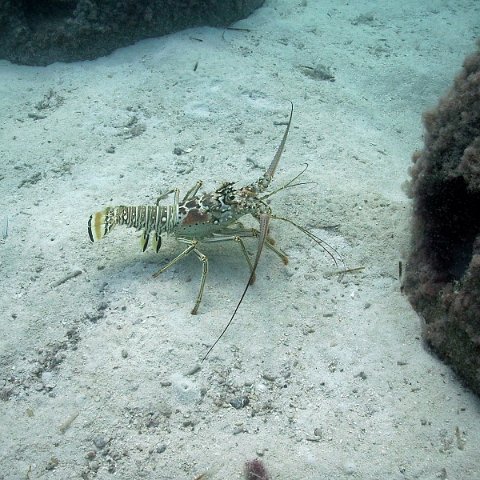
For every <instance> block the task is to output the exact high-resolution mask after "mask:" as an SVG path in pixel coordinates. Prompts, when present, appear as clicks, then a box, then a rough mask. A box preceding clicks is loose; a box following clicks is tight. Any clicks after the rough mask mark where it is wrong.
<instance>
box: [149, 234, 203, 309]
mask: <svg viewBox="0 0 480 480" xmlns="http://www.w3.org/2000/svg"><path fill="white" fill-rule="evenodd" d="M178 240H179V241H180V242H183V243H186V244H187V245H188V246H187V248H186V249H185V250H184V251H183V252H181V253H180V254H179V255H177V256H176V257H175V258H174V259H173V260H171V261H170V262H168V263H167V264H166V265H165V266H163V267H162V268H161V269H160V270H158V271H157V272H155V273H154V274H153V277H155V278H156V277H158V276H159V275H160V274H161V273H163V272H164V271H165V270H168V269H169V268H170V267H172V266H173V265H175V264H176V263H177V262H179V261H180V260H182V258H185V257H186V256H187V255H189V254H190V253H192V252H193V253H195V255H196V256H197V258H198V259H199V260H200V261H201V262H202V277H201V279H200V290H199V291H198V294H197V299H196V301H195V305H194V306H193V309H192V311H191V313H192V315H196V313H197V311H198V307H199V305H200V302H201V301H202V296H203V290H204V289H205V281H206V279H207V273H208V258H207V256H206V255H204V254H203V253H202V252H200V251H199V250H197V245H198V241H197V240H189V239H186V238H178Z"/></svg>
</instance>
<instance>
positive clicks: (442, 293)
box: [404, 43, 480, 394]
mask: <svg viewBox="0 0 480 480" xmlns="http://www.w3.org/2000/svg"><path fill="white" fill-rule="evenodd" d="M479 47H480V43H479ZM424 125H425V130H426V134H425V145H424V148H423V150H422V151H420V152H417V153H416V154H415V155H414V157H413V162H414V165H413V167H412V169H411V175H412V182H411V195H412V197H413V199H414V204H413V206H414V210H413V228H412V230H413V232H412V235H413V242H412V243H413V245H412V250H411V254H410V258H409V260H408V265H407V269H406V276H405V282H404V287H405V291H406V293H407V294H408V297H409V299H410V301H411V303H412V305H413V306H414V308H415V309H416V310H417V311H418V312H419V313H420V314H421V316H422V317H423V318H424V320H425V323H426V327H425V338H426V341H427V342H428V343H429V344H430V345H431V347H432V349H433V350H434V351H435V352H436V353H437V354H438V355H439V356H440V357H441V358H443V359H444V360H445V361H447V362H448V363H449V364H450V365H452V367H453V368H454V369H455V371H456V372H457V373H458V374H459V375H460V376H461V377H462V379H463V380H464V381H465V383H466V384H467V385H468V386H469V387H470V388H471V389H472V390H474V391H475V392H476V393H477V394H480V49H479V50H477V52H476V53H474V54H473V55H471V56H469V57H467V58H466V59H465V61H464V64H463V69H462V71H461V72H460V73H459V75H458V76H457V77H456V79H455V81H454V84H453V86H452V87H451V89H450V91H449V92H448V93H447V94H446V96H445V97H444V98H442V99H441V100H440V102H439V104H438V106H437V107H436V108H435V109H433V110H432V111H430V112H427V113H426V114H425V115H424Z"/></svg>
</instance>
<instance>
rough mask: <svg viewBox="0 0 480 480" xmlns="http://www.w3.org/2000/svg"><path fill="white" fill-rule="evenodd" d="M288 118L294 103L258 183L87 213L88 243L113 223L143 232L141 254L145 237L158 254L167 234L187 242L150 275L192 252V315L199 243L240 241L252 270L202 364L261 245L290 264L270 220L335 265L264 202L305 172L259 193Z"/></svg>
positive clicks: (268, 176)
mask: <svg viewBox="0 0 480 480" xmlns="http://www.w3.org/2000/svg"><path fill="white" fill-rule="evenodd" d="M292 116H293V104H292V105H291V111H290V117H289V120H288V123H287V127H286V129H285V133H284V134H283V138H282V141H281V143H280V145H279V146H278V148H277V151H276V153H275V156H274V158H273V160H272V162H271V164H270V166H269V167H268V169H267V170H266V172H265V173H264V174H263V176H261V177H260V178H259V179H258V180H257V181H256V182H253V183H251V184H249V185H247V186H245V187H240V188H235V186H234V185H235V183H234V182H225V183H223V184H222V185H221V186H220V187H219V188H218V189H217V190H215V191H214V192H212V193H201V194H198V192H199V190H200V188H201V186H202V182H201V181H198V182H197V183H196V184H195V185H194V186H193V187H192V188H191V189H190V190H188V192H187V193H186V194H185V196H184V197H183V198H182V200H181V201H180V193H179V190H178V189H177V188H176V189H174V190H171V191H169V192H168V193H167V194H165V195H163V196H161V197H159V198H158V199H157V202H156V205H141V206H123V205H122V206H118V207H107V208H106V209H104V210H103V211H101V212H97V213H94V214H93V215H91V216H90V218H89V220H88V235H89V237H90V240H91V241H92V242H94V241H97V240H100V239H101V238H103V237H104V236H105V235H107V234H108V233H109V232H110V231H111V230H112V229H113V227H115V226H116V225H125V226H127V227H133V228H135V229H136V230H137V231H139V230H143V235H142V238H141V242H142V250H143V251H145V250H146V248H147V246H148V243H149V239H150V237H151V236H152V237H153V239H152V243H153V248H154V249H155V251H156V252H158V251H159V249H160V245H161V239H162V234H167V235H168V234H171V235H173V236H174V237H175V239H176V240H178V241H179V242H180V243H183V244H185V245H186V248H185V249H184V250H183V251H182V252H181V253H180V254H179V255H177V256H176V257H175V258H173V260H171V261H170V262H168V263H167V264H166V265H165V266H163V267H162V268H161V269H160V270H158V271H157V272H156V273H154V275H153V276H154V277H157V276H158V275H160V274H161V273H162V272H164V271H165V270H167V269H168V268H170V267H171V266H172V265H175V264H176V263H177V262H178V261H179V260H181V259H182V258H185V257H186V256H187V255H189V254H190V253H194V254H195V255H196V256H197V258H198V259H199V260H200V261H201V263H202V267H203V269H202V276H201V279H200V289H199V291H198V294H197V298H196V301H195V305H194V307H193V309H192V311H191V313H192V314H196V313H197V311H198V307H199V305H200V302H201V300H202V296H203V291H204V288H205V281H206V278H207V272H208V258H207V256H206V255H205V254H203V253H202V252H201V251H200V250H199V249H198V246H199V244H200V243H214V242H225V241H235V242H237V243H238V245H239V246H240V250H241V252H242V254H243V256H244V257H245V259H246V261H247V264H248V266H249V268H250V277H249V279H248V282H247V284H246V286H245V288H244V290H243V293H242V295H241V297H240V300H239V301H238V303H237V306H236V308H235V310H234V312H233V314H232V316H231V318H230V320H229V322H228V323H227V325H226V327H225V328H224V330H223V331H222V333H221V334H220V336H219V337H218V338H217V339H216V341H215V342H214V343H213V345H212V346H211V347H210V349H209V350H208V351H207V353H206V355H205V356H204V357H203V360H205V358H206V357H207V356H208V354H209V353H210V352H211V351H212V349H213V348H214V347H215V345H216V344H217V342H218V341H219V340H220V338H221V337H222V336H223V334H224V333H225V332H226V330H227V328H228V327H229V326H230V324H231V323H232V321H233V319H234V318H235V315H236V314H237V311H238V309H239V307H240V304H241V303H242V301H243V298H244V297H245V294H246V293H247V290H248V287H249V286H250V285H252V284H253V283H254V281H255V271H256V269H257V265H258V262H259V260H260V256H261V253H262V250H263V247H264V246H266V247H267V248H268V249H270V250H271V251H273V252H274V253H275V254H276V255H278V256H279V257H280V259H281V260H282V261H283V263H284V264H285V265H286V264H287V263H288V257H287V255H286V254H285V253H284V252H283V251H282V250H281V249H279V248H278V247H276V246H275V241H274V240H273V239H272V238H271V237H270V236H269V224H270V220H271V219H277V220H283V221H284V222H287V223H289V224H291V225H293V226H294V227H296V228H298V229H299V230H300V231H302V232H303V233H305V234H306V235H307V236H308V237H310V238H311V239H312V240H314V241H315V242H316V243H317V244H318V245H320V246H321V247H322V248H323V250H325V251H326V252H327V253H328V254H329V255H330V256H331V257H332V259H333V260H334V262H335V264H337V262H336V260H335V257H334V255H333V254H332V253H331V251H333V252H335V253H337V252H336V251H335V249H333V248H332V247H331V246H330V245H328V244H327V243H326V242H324V241H323V240H321V239H320V238H318V237H317V236H316V235H314V234H313V233H312V232H310V231H309V230H306V229H305V228H303V227H302V226H300V225H298V224H297V223H295V222H294V221H292V220H290V219H288V218H284V217H279V216H277V215H273V214H272V211H271V208H270V206H269V205H268V204H267V203H266V199H267V198H268V197H270V196H271V195H273V194H275V193H277V192H279V191H280V190H283V189H284V188H287V187H291V186H296V185H299V184H294V182H295V180H296V179H297V178H298V177H299V176H300V175H301V173H303V172H301V173H300V174H299V175H297V176H296V177H295V178H293V179H292V180H290V181H289V182H288V183H287V184H285V185H283V186H282V187H280V188H279V189H277V190H275V191H273V192H270V193H267V194H264V195H261V194H262V193H263V192H265V190H266V189H267V188H268V186H269V185H270V183H271V181H272V179H273V175H274V174H275V170H276V169H277V166H278V163H279V161H280V157H281V155H282V152H283V150H284V147H285V142H286V140H287V136H288V132H289V130H290V124H291V122H292ZM172 193H173V194H174V200H173V204H172V205H167V206H164V205H160V200H162V199H163V198H165V197H166V196H168V195H170V194H172ZM247 214H250V215H252V216H253V217H254V218H255V219H257V220H258V222H259V224H260V227H259V230H257V229H255V228H245V227H244V226H243V225H242V224H241V223H240V222H239V219H240V218H241V217H243V216H245V215H247ZM244 238H258V247H257V253H256V256H255V259H254V261H253V262H252V259H251V258H250V256H249V254H248V252H247V249H246V246H245V243H244V241H243V239H244Z"/></svg>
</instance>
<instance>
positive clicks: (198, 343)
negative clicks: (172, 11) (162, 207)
mask: <svg viewBox="0 0 480 480" xmlns="http://www.w3.org/2000/svg"><path fill="white" fill-rule="evenodd" d="M235 26H236V27H238V28H242V29H248V30H249V31H232V30H227V31H225V30H222V29H215V28H196V29H191V30H187V31H182V32H179V33H176V34H174V35H169V36H166V37H163V38H158V39H150V40H146V41H142V42H139V43H137V44H136V45H133V46H130V47H128V48H124V49H120V50H118V51H115V52H114V53H112V54H111V55H109V56H108V57H104V58H99V59H98V60H95V61H86V62H77V63H72V64H63V63H56V64H53V65H50V66H48V67H44V68H40V67H38V68H37V67H27V66H18V65H12V64H10V63H9V62H7V61H1V62H0V104H1V110H0V111H1V113H0V115H1V125H0V207H1V209H0V233H1V235H0V254H1V257H0V272H1V275H0V289H1V292H0V296H1V297H0V298H1V300H0V302H1V303H0V313H1V316H0V335H1V337H0V361H1V364H0V369H1V370H0V374H1V378H0V382H1V383H0V479H2V480H7V479H8V480H10V479H73V478H82V479H95V478H97V479H112V478H119V479H138V478H146V479H163V480H164V479H180V480H182V479H194V478H202V479H207V478H208V479H212V480H215V479H242V478H244V477H243V465H244V463H245V461H246V460H249V459H252V458H254V457H259V458H261V459H262V461H263V462H264V464H265V466H266V467H267V468H268V470H269V471H270V475H271V478H272V479H274V480H283V479H292V480H294V479H295V480H296V479H329V480H331V479H350V478H351V479H362V480H373V479H379V480H380V479H382V480H383V479H393V480H403V479H422V480H423V479H426V480H434V479H443V480H446V479H450V480H452V479H459V480H460V479H462V480H463V479H469V480H470V479H471V480H475V479H480V455H479V450H478V446H479V445H480V402H479V399H478V398H477V397H475V396H474V395H473V394H472V393H470V392H469V391H468V390H467V389H466V388H464V387H463V386H462V384H461V381H460V380H459V379H458V378H457V377H456V376H455V375H454V374H453V373H452V371H451V370H450V368H449V367H447V366H446V365H444V364H443V363H442V362H440V361H439V360H438V359H437V358H436V357H435V356H433V355H432V354H431V353H430V352H429V351H428V349H427V348H426V347H425V345H424V344H423V342H422V335H421V321H420V319H419V317H418V316H417V314H416V313H415V312H414V311H413V309H412V308H411V306H410V304H409V303H408V301H407V299H406V298H405V296H402V294H401V292H400V281H399V278H398V264H399V261H400V260H405V259H406V252H407V251H408V245H409V218H410V212H411V210H410V209H411V201H410V200H409V199H408V198H407V196H406V194H405V193H404V188H403V187H402V185H403V184H404V183H405V181H406V180H408V178H409V177H408V167H409V165H410V163H411V154H412V153H413V152H414V150H415V149H418V148H421V147H422V146H423V140H422V134H423V127H422V123H421V114H422V112H423V111H425V110H426V109H429V108H431V107H433V106H435V105H436V103H437V102H438V99H439V98H440V96H441V95H442V94H443V93H445V91H446V90H447V88H448V87H449V86H450V85H451V83H452V80H453V77H454V75H455V74H456V72H458V71H459V69H460V67H461V64H462V61H463V59H464V58H465V56H466V55H467V54H468V53H470V52H472V51H474V49H475V39H476V38H477V37H479V36H480V3H479V2H478V1H477V0H457V1H450V0H448V1H447V0H442V1H440V0H436V1H430V2H419V1H417V0H408V1H403V2H393V1H391V2H375V1H366V0H365V1H351V2H346V1H334V0H329V1H313V0H308V1H307V0H304V1H300V0H298V1H296V0H267V1H266V2H265V5H264V7H263V8H260V9H259V10H257V11H256V12H255V13H254V14H253V15H252V16H251V17H249V18H247V19H245V20H242V21H241V22H238V23H237V24H235ZM197 62H198V64H197ZM195 65H197V68H196V69H195V68H194V67H195ZM309 67H310V68H309ZM322 72H323V74H325V73H328V72H330V73H331V74H333V76H334V81H329V80H328V79H322V78H320V77H322ZM290 101H292V102H293V104H294V106H295V111H294V116H293V121H292V127H291V130H290V134H289V137H288V141H287V146H286V149H285V152H284V154H283V157H282V159H281V163H280V165H279V168H278V171H277V173H276V176H275V179H274V180H275V181H274V183H273V184H272V186H271V189H275V188H278V187H280V186H281V185H282V184H284V183H286V182H287V181H288V180H290V179H292V178H293V177H294V176H295V175H297V174H298V173H299V172H300V171H301V170H302V169H303V168H304V165H305V163H308V169H307V171H306V172H305V173H304V174H303V176H302V177H301V178H300V179H299V181H301V182H305V184H304V185H300V186H297V187H294V188H288V189H286V190H284V191H282V192H279V193H277V194H276V195H274V196H272V197H271V207H272V209H273V211H274V213H276V214H277V215H280V216H285V217H288V218H290V219H292V220H294V221H295V222H298V223H299V224H301V225H303V226H305V227H306V228H308V229H310V230H311V231H312V232H314V233H315V234H317V235H319V236H320V237H321V238H322V239H324V240H325V241H327V242H328V243H329V244H330V245H332V247H334V248H335V249H336V250H337V251H338V252H339V254H341V255H342V257H343V258H344V259H345V262H346V264H347V266H348V267H349V268H354V267H360V266H363V267H364V269H363V270H361V271H358V272H353V273H350V274H347V275H345V276H344V277H343V278H342V277H339V276H338V275H336V274H334V273H333V272H335V271H336V270H337V267H336V266H335V265H334V264H333V262H332V260H331V259H330V258H329V257H328V255H326V254H325V253H324V252H323V251H322V250H321V248H319V247H318V246H317V245H316V244H315V243H313V242H312V241H311V240H310V239H309V238H307V237H306V236H305V235H303V234H302V233H301V232H299V231H298V230H295V229H294V228H293V227H291V226H290V225H289V224H287V223H284V222H280V221H273V220H272V230H271V233H272V235H273V236H274V237H275V239H276V240H277V244H278V245H279V246H280V247H281V248H283V249H284V250H285V251H286V252H287V253H288V255H289V257H290V262H289V265H288V266H286V267H285V266H284V265H283V264H282V262H280V261H279V259H278V257H277V256H275V255H274V254H272V253H271V252H269V251H266V250H265V251H264V252H263V255H262V258H261V261H260V264H259V267H258V271H257V281H256V283H255V285H253V286H252V287H251V288H250V290H249V291H248V293H247V295H246V297H245V300H244V302H243V304H242V306H241V307H240V310H239V312H238V315H237V318H236V320H235V322H234V323H233V325H232V326H231V328H230V329H229V330H228V331H227V333H226V335H225V336H224V338H223V339H222V340H221V341H220V342H219V344H218V345H217V346H216V348H215V349H214V350H213V352H212V353H211V355H210V356H209V357H208V358H207V360H205V362H203V363H200V359H201V358H202V356H203V355H204V354H205V352H206V350H207V349H208V347H209V346H210V345H211V344H212V342H213V341H214V340H215V338H216V337H217V335H218V334H219V333H220V332H221V330H222V329H223V327H224V326H225V324H226V322H227V321H228V319H229V317H230V315H231V313H232V311H233V309H234V308H235V305H236V303H237V301H238V299H239V297H240V295H241V292H242V290H243V288H244V285H245V283H246V281H247V278H248V268H247V266H246V263H245V261H244V259H243V258H242V256H241V254H240V251H239V248H238V246H237V245H236V244H234V242H232V243H223V244H213V245H212V244H210V245H206V246H204V247H203V248H202V251H203V252H204V253H205V254H207V255H208V257H209V260H210V265H209V267H210V271H209V276H208V280H207V287H206V291H205V297H204V301H203V302H202V304H201V307H200V311H199V314H198V315H196V316H193V315H190V310H191V308H192V306H193V303H194V300H195V296H196V293H197V289H198V282H199V280H200V271H201V266H200V262H199V261H198V260H197V259H196V258H194V257H193V256H192V257H190V258H188V259H186V260H184V261H183V262H181V263H179V264H177V265H175V266H174V267H173V268H172V269H170V270H169V271H167V272H165V273H164V274H162V275H161V276H160V277H159V278H152V274H153V273H154V272H155V271H156V270H158V268H159V266H160V265H162V262H163V263H164V262H166V261H167V259H172V258H173V256H174V255H175V254H176V253H178V252H179V251H180V249H181V245H180V244H178V243H176V242H175V241H174V240H173V239H170V240H168V241H166V242H165V244H164V245H163V246H162V249H161V251H160V253H159V254H158V255H157V254H155V252H154V251H152V250H148V251H147V252H146V253H142V252H141V251H140V248H139V241H138V237H139V233H135V232H134V231H132V230H128V229H125V228H118V229H116V230H114V231H113V232H112V233H111V234H110V235H109V236H108V237H106V238H105V239H103V240H102V241H101V242H98V243H95V244H91V243H90V241H89V239H88V235H87V221H88V218H89V215H90V214H91V213H93V212H95V211H97V210H100V209H102V208H104V207H105V206H107V205H122V204H126V205H129V204H132V205H135V204H154V203H155V201H156V199H157V197H158V196H159V195H160V194H162V193H165V192H167V191H168V190H170V189H172V188H174V187H179V188H180V189H181V192H183V193H185V192H186V191H187V190H188V189H189V188H190V187H191V186H192V185H194V184H195V182H196V181H197V180H199V179H201V180H204V182H205V189H206V190H207V191H208V190H212V189H214V188H215V187H216V186H218V185H219V184H220V183H221V182H222V181H235V182H238V185H246V184H248V183H250V182H252V181H254V180H256V179H257V178H259V177H260V176H261V175H262V173H263V171H264V169H265V168H266V167H267V166H268V164H269V163H270V161H271V159H272V158H273V155H274V153H275V150H276V148H277V146H278V144H279V142H280V140H281V138H282V135H283V132H284V129H285V125H284V122H285V121H286V120H287V119H288V114H289V109H290V103H289V102H290ZM171 201H172V197H171V196H170V197H169V199H165V200H163V202H166V203H168V202H171ZM245 223H246V224H248V225H252V226H253V225H255V221H254V220H252V221H247V220H245ZM248 248H249V251H250V252H251V254H252V255H254V254H255V251H256V242H255V240H251V241H249V242H248ZM197 365H199V366H200V368H197V367H196V366H197ZM205 472H207V474H206V475H205V476H203V477H200V476H201V474H203V473H205Z"/></svg>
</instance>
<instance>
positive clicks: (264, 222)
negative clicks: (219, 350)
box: [202, 213, 270, 362]
mask: <svg viewBox="0 0 480 480" xmlns="http://www.w3.org/2000/svg"><path fill="white" fill-rule="evenodd" d="M259 221H260V235H259V237H258V250H257V256H256V257H255V262H254V263H253V267H252V271H251V272H250V277H249V278H248V282H247V284H246V285H245V288H244V290H243V293H242V296H241V297H240V300H239V301H238V303H237V306H236V307H235V310H234V311H233V313H232V316H231V317H230V320H229V321H228V323H227V324H226V325H225V328H224V329H223V330H222V333H221V334H220V335H219V336H218V337H217V339H216V340H215V342H214V343H213V345H212V346H211V347H210V348H209V349H208V351H207V353H206V354H205V356H204V357H203V358H202V362H203V361H205V359H206V358H207V357H208V355H209V354H210V352H211V351H212V350H213V349H214V348H215V345H216V344H217V343H218V342H219V341H220V339H221V338H222V337H223V335H224V334H225V332H226V331H227V330H228V327H229V326H230V325H231V324H232V322H233V319H234V318H235V316H236V315H237V312H238V309H239V308H240V305H241V303H242V302H243V299H244V297H245V295H246V293H247V290H248V287H249V286H250V284H251V282H252V281H253V278H254V277H255V271H256V270H257V266H258V262H259V261H260V255H261V254H262V250H263V246H264V245H265V240H266V239H267V233H268V224H269V223H270V216H269V215H267V214H266V213H262V214H261V215H260V218H259Z"/></svg>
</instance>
